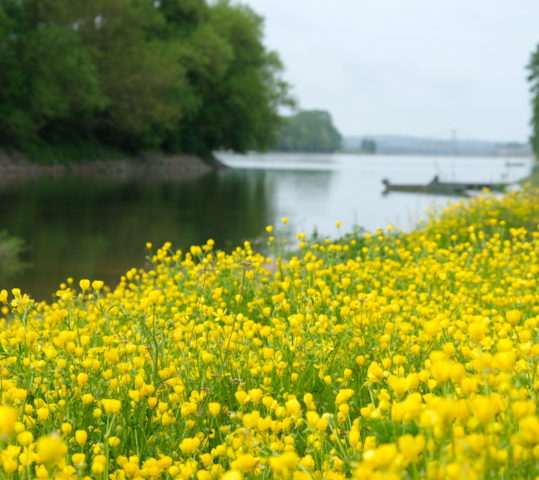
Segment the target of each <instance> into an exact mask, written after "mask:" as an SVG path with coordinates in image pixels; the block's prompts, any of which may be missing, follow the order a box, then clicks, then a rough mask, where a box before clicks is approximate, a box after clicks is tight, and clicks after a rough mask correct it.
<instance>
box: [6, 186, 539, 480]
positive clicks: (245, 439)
mask: <svg viewBox="0 0 539 480" xmlns="http://www.w3.org/2000/svg"><path fill="white" fill-rule="evenodd" d="M517 214H518V215H517ZM520 216H522V217H520ZM524 216H525V217H524ZM538 221H539V202H537V193H536V192H531V191H525V192H517V193H514V194H509V195H508V196H505V197H503V198H496V197H490V196H484V197H481V198H477V199H473V200H471V201H470V202H469V203H466V204H463V205H460V206H458V207H449V208H448V209H447V210H446V211H445V212H443V213H442V214H441V215H439V216H437V217H435V218H433V219H432V220H431V221H430V222H429V223H428V224H427V225H425V226H424V228H423V229H422V230H418V231H416V232H413V233H411V234H395V233H393V232H384V231H381V230H380V231H378V232H376V233H375V234H367V235H361V236H357V235H351V236H349V237H348V238H347V239H346V240H345V241H341V242H324V241H322V242H319V243H316V244H311V245H307V244H303V243H302V244H301V245H300V248H301V249H302V254H301V255H297V256H295V257H293V258H291V259H289V261H288V262H283V261H281V259H279V258H277V259H276V260H275V261H274V262H273V261H270V260H269V259H267V258H265V257H263V256H261V255H259V254H256V253H254V252H253V251H252V250H251V247H250V245H249V244H248V243H246V244H245V245H244V246H243V247H241V248H240V247H239V248H237V249H236V250H235V251H234V252H232V253H231V254H225V253H223V252H215V251H213V242H211V241H208V242H207V243H206V244H205V245H202V246H195V247H192V248H191V249H190V250H189V251H188V252H179V251H174V250H172V249H171V245H169V244H166V245H164V246H163V247H162V248H159V249H158V250H157V251H155V253H153V254H152V255H151V260H152V262H153V268H152V269H151V270H150V271H143V270H136V269H133V270H131V271H129V272H127V274H126V275H125V276H124V277H123V278H122V280H121V282H120V284H119V286H118V287H117V288H116V289H115V290H113V291H108V290H107V289H106V288H105V287H103V285H102V282H98V281H94V282H90V281H88V280H81V281H80V283H79V285H74V284H72V283H70V284H65V285H62V286H61V287H60V289H59V290H58V291H57V292H56V301H55V302H54V303H52V304H44V303H42V304H39V305H34V304H33V302H32V300H31V299H30V298H28V297H27V296H25V295H23V294H21V292H19V291H17V290H15V291H13V292H12V294H10V295H9V297H8V294H7V292H2V293H1V294H0V299H1V300H3V301H4V302H6V304H7V305H9V307H8V306H7V305H6V307H5V308H4V314H5V315H6V318H7V319H6V320H3V321H2V326H3V330H2V332H1V333H0V343H1V346H2V352H3V355H2V356H1V357H0V364H1V367H2V369H3V381H2V385H1V389H2V403H3V405H4V407H2V409H1V410H0V419H1V421H0V434H1V435H2V437H1V440H0V441H1V442H2V449H3V450H2V468H3V471H4V472H5V475H15V472H17V474H18V475H19V478H33V477H34V475H38V476H40V478H46V477H47V476H48V475H50V476H52V475H53V474H56V475H61V476H62V478H73V477H74V476H75V475H80V476H82V475H91V476H92V477H93V478H109V475H112V476H111V477H110V478H113V479H122V478H157V477H158V476H159V475H161V474H162V475H164V476H165V477H166V478H197V479H199V480H203V479H210V478H224V479H226V480H235V479H241V478H289V479H309V478H324V479H341V478H348V477H355V478H385V479H393V478H395V479H397V478H432V479H442V478H455V479H458V478H467V479H479V478H501V477H504V478H515V479H516V478H534V476H535V475H536V474H537V472H536V465H537V459H538V458H539V435H538V432H539V416H538V414H537V394H536V392H537V390H538V389H539V366H538V360H539V336H538V335H537V324H538V322H539V304H538V301H537V282H538V280H537V279H538V277H539V276H538V273H539V233H538V232H537V231H536V228H535V227H536V226H537V223H538ZM534 225H535V227H533V226H534ZM527 227H530V228H529V229H528V228H527ZM531 227H533V228H531ZM268 230H270V231H271V230H272V228H268ZM270 235H272V236H273V237H275V238H274V239H272V240H270V241H271V242H272V243H278V242H279V241H280V240H279V238H280V237H279V234H278V233H277V234H275V232H274V231H272V232H271V233H270ZM300 237H302V236H301V235H300ZM304 241H305V240H304V239H303V238H300V242H304ZM273 263H275V267H273V268H268V265H271V264H273Z"/></svg>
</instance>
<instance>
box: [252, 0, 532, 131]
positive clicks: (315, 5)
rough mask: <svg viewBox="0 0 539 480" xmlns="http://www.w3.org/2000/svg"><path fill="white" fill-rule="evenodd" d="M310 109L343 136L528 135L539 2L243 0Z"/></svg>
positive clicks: (302, 102)
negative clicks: (325, 115)
mask: <svg viewBox="0 0 539 480" xmlns="http://www.w3.org/2000/svg"><path fill="white" fill-rule="evenodd" d="M241 3H245V4H247V5H249V6H251V7H252V8H253V9H254V10H255V11H256V12H258V13H259V14H261V15H262V16H264V17H265V33H266V45H267V46H268V47H269V48H271V49H273V50H277V51H278V52H279V53H280V55H281V59H282V60H283V62H284V64H285V67H286V71H285V77H286V79H287V80H288V81H289V82H290V83H291V84H292V85H293V86H294V93H295V95H296V97H297V98H298V99H299V101H300V106H301V108H304V109H314V108H319V109H324V110H329V111H330V113H331V114H332V116H333V120H334V123H335V124H336V126H337V127H338V128H339V130H340V131H341V133H343V134H345V135H364V134H404V135H415V136H426V137H438V138H449V137H450V135H451V130H452V129H453V128H456V129H457V136H458V137H459V138H462V139H471V138H476V139H486V140H501V141H509V140H518V141H524V140H526V139H527V138H528V136H529V130H530V129H529V119H530V95H529V90H528V85H527V82H526V77H527V71H526V68H525V67H526V65H527V63H528V61H529V58H530V54H531V52H532V50H533V49H534V48H535V46H536V45H537V44H538V43H539V0H331V1H329V0H242V1H241Z"/></svg>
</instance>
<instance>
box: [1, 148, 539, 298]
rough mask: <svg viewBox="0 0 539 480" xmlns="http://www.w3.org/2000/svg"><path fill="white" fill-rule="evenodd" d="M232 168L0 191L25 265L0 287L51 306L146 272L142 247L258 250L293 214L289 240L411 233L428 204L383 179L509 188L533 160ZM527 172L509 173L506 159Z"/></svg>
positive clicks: (334, 160)
mask: <svg viewBox="0 0 539 480" xmlns="http://www.w3.org/2000/svg"><path fill="white" fill-rule="evenodd" d="M220 158H221V160H223V161H224V162H225V163H226V164H227V165H229V166H230V167H232V168H230V169H227V170H223V171H220V172H216V173H210V174H207V175H204V176H202V177H198V178H195V179H192V180H189V181H183V182H176V183H173V182H166V181H161V182H157V181H149V180H147V179H146V180H144V179H141V180H140V181H124V182H122V181H118V180H114V181H112V180H110V181H105V180H100V181H95V180H88V179H78V178H61V179H53V178H43V179H36V180H32V181H29V182H26V183H24V184H19V185H9V184H7V185H3V186H2V187H1V188H0V230H7V231H8V232H9V233H11V234H13V235H17V236H20V237H22V238H23V239H25V241H26V243H27V245H28V251H27V252H26V260H27V261H28V262H29V263H30V265H31V267H30V268H29V269H28V270H27V271H26V272H25V273H24V274H23V275H21V276H20V277H19V278H13V279H10V280H9V281H7V282H3V283H4V285H0V288H5V287H8V288H11V287H15V286H17V287H20V288H22V289H23V290H24V291H27V292H29V293H31V294H33V295H34V296H36V297H38V298H45V299H50V298H51V294H52V292H54V291H55V289H56V287H57V285H58V284H59V283H60V282H61V281H63V280H65V279H66V278H67V277H68V276H72V277H75V278H82V277H87V278H91V279H94V278H99V279H102V280H105V281H106V282H107V283H109V284H110V285H114V284H115V282H116V281H117V280H118V278H119V276H120V275H121V274H122V273H124V272H125V271H126V270H128V269H129V268H131V267H133V266H137V267H139V266H143V265H144V262H145V259H144V258H145V249H144V245H145V243H146V242H147V241H151V242H153V243H154V244H156V245H160V244H162V243H164V242H165V241H171V242H173V245H174V247H175V248H181V249H185V248H186V247H188V246H189V245H193V244H201V243H204V242H205V241H206V240H207V239H208V238H213V239H215V241H216V243H217V246H218V247H219V248H222V249H230V248H233V247H234V246H235V245H238V244H240V243H241V242H243V241H244V240H251V241H252V242H253V243H254V244H255V245H258V246H259V248H263V246H264V243H265V240H264V234H263V232H264V227H265V226H266V225H269V224H279V223H280V218H281V217H285V216H286V217H288V218H289V219H290V224H289V226H288V227H287V229H288V231H289V232H290V233H291V234H292V233H297V232H299V231H304V232H306V233H312V232H313V231H314V230H315V229H316V230H317V231H318V233H320V234H322V235H329V236H332V237H335V236H337V235H338V231H337V229H336V227H335V221H337V220H339V221H341V222H342V227H341V232H347V231H350V230H352V228H353V227H354V226H361V227H363V228H365V229H367V230H374V229H376V228H377V227H384V226H386V225H388V224H394V225H396V226H398V227H400V228H401V229H410V228H412V227H413V225H414V224H415V222H417V221H418V220H419V219H420V218H422V217H423V215H424V211H425V209H426V208H427V207H428V206H430V205H432V204H433V203H435V204H438V205H443V204H445V203H446V202H447V201H449V200H451V199H448V198H447V197H433V196H429V195H421V194H409V193H391V194H389V195H383V194H382V192H383V186H382V184H381V180H382V179H383V178H388V179H390V180H391V181H392V182H394V183H423V182H428V181H430V180H431V179H432V177H433V176H434V175H438V176H439V177H440V179H441V180H448V181H451V180H455V181H475V182H487V181H500V180H502V181H514V180H518V179H520V178H522V177H524V176H526V175H527V174H528V173H529V172H530V169H531V161H529V160H523V159H508V158H477V157H471V158H467V157H454V158H453V157H426V156H420V157H414V156H382V155H376V156H368V155H362V156H358V155H348V154H344V155H341V154H332V155H313V154H308V155H305V154H265V155H258V154H257V155H248V156H236V155H221V156H220ZM508 161H509V162H511V163H523V165H522V166H517V167H515V166H513V167H508V166H507V164H506V162H508Z"/></svg>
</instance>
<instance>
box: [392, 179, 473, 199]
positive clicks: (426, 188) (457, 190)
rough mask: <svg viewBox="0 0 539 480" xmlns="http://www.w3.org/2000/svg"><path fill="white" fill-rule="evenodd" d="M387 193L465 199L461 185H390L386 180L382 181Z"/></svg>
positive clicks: (463, 188) (464, 189) (464, 192)
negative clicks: (423, 194)
mask: <svg viewBox="0 0 539 480" xmlns="http://www.w3.org/2000/svg"><path fill="white" fill-rule="evenodd" d="M382 183H383V184H384V185H385V187H386V190H385V192H384V193H387V192H412V193H428V194H432V195H452V196H453V195H456V196H460V197H467V196H468V194H467V193H466V188H465V186H463V185H457V184H450V183H447V184H443V183H426V184H417V185H416V184H404V185H402V184H401V185H399V184H392V183H390V182H389V180H387V179H383V180H382Z"/></svg>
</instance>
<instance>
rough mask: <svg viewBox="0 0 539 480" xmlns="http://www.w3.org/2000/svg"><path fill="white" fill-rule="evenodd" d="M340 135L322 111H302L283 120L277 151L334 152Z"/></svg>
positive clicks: (339, 144) (328, 116)
mask: <svg viewBox="0 0 539 480" xmlns="http://www.w3.org/2000/svg"><path fill="white" fill-rule="evenodd" d="M341 140H342V137H341V134H340V133H339V132H338V130H337V129H336V128H335V126H334V125H333V122H332V121H331V115H330V114H329V113H328V112H325V111H322V110H304V111H301V112H299V113H297V114H296V115H293V116H291V117H288V118H286V119H285V121H284V123H283V125H282V127H281V131H280V135H279V143H278V144H277V150H281V151H285V152H334V151H335V150H338V149H339V148H340V146H341Z"/></svg>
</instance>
